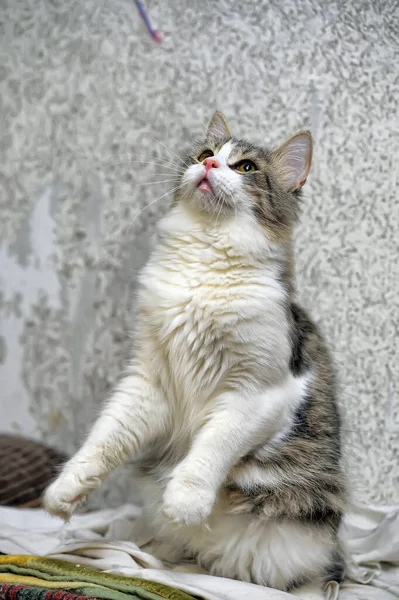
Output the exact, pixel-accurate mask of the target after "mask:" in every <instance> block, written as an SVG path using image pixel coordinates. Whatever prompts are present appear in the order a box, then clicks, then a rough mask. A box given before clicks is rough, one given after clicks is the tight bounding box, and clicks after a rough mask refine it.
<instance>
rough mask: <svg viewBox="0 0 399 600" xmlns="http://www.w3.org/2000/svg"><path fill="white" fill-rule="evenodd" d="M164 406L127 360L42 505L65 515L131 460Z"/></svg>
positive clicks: (160, 422) (162, 419) (160, 426)
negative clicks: (126, 370)
mask: <svg viewBox="0 0 399 600" xmlns="http://www.w3.org/2000/svg"><path fill="white" fill-rule="evenodd" d="M166 418H167V408H166V403H165V400H164V398H163V396H162V394H161V393H160V391H159V390H158V389H157V388H156V387H154V386H153V385H152V383H151V381H150V378H149V377H148V376H147V373H146V370H145V369H144V368H143V367H142V366H141V365H139V364H133V365H132V366H131V368H130V369H129V374H128V375H126V377H124V378H123V379H122V381H121V382H120V384H119V386H118V387H117V389H116V390H115V392H114V394H113V395H112V397H111V399H110V400H109V402H108V403H107V404H106V406H105V408H104V409H103V411H102V414H101V415H100V417H99V419H98V420H97V421H96V423H95V424H94V426H93V429H92V430H91V432H90V434H89V436H88V438H87V441H86V442H85V444H84V445H83V446H82V448H81V449H80V450H79V451H78V452H77V453H76V454H75V456H74V457H73V458H72V459H71V460H70V461H69V462H68V463H67V464H66V465H65V466H64V468H63V470H62V472H61V473H60V475H59V476H58V477H57V479H56V480H55V481H54V482H53V483H52V484H51V485H50V487H49V488H48V489H47V491H46V492H45V495H44V505H45V508H46V509H47V510H48V511H49V512H50V513H51V514H53V515H56V516H59V517H61V518H62V519H65V520H68V519H69V518H70V516H71V515H72V513H73V512H74V510H75V508H76V507H77V506H78V505H79V504H80V503H81V501H82V500H83V499H84V497H85V496H86V494H88V493H89V492H90V491H91V490H93V489H95V488H98V487H99V486H100V485H101V482H102V480H103V479H104V478H105V476H106V475H107V474H108V473H109V472H110V471H112V470H113V469H115V468H116V467H117V466H119V465H120V464H122V462H123V461H125V460H126V459H127V458H129V457H131V458H133V459H137V458H138V457H139V456H140V454H141V453H142V451H143V450H144V449H145V447H146V446H147V445H148V444H149V443H150V442H151V440H153V439H154V438H155V437H156V436H157V435H158V434H160V433H161V432H162V431H163V430H164V428H165V426H166Z"/></svg>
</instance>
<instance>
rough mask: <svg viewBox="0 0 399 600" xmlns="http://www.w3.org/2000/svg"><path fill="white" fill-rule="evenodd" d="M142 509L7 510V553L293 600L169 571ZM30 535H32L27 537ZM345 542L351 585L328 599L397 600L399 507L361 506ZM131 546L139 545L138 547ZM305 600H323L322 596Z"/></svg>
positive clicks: (248, 596) (207, 591) (2, 526)
mask: <svg viewBox="0 0 399 600" xmlns="http://www.w3.org/2000/svg"><path fill="white" fill-rule="evenodd" d="M140 517H141V510H140V508H139V507H137V506H134V505H125V506H122V507H120V508H118V509H109V510H102V511H97V512H92V513H87V514H84V515H77V516H74V517H73V518H72V520H71V523H69V524H62V523H61V522H60V521H59V520H57V519H54V518H52V517H50V516H49V515H47V514H46V513H45V512H44V511H42V510H37V509H14V508H4V507H0V552H3V553H6V554H33V555H38V556H51V557H54V558H60V559H63V560H69V561H71V562H74V563H77V564H82V565H87V566H89V567H93V568H95V569H99V570H101V571H105V572H108V573H117V574H121V575H125V576H132V577H142V578H145V579H152V580H154V581H159V582H162V583H165V584H168V585H171V586H174V587H176V588H179V589H181V590H184V591H186V592H188V593H192V594H196V595H198V596H200V597H203V598H206V599H207V600H228V599H229V600H230V599H232V598H234V599H235V600H284V599H285V600H289V599H291V600H293V599H294V597H295V598H298V596H294V595H292V594H286V593H283V592H280V591H277V590H272V589H270V588H264V587H261V586H256V585H252V584H248V583H242V582H239V581H235V580H231V579H223V578H219V577H211V576H210V575H203V574H196V573H188V572H182V569H184V567H183V566H180V567H179V566H177V567H175V568H174V569H167V568H166V567H165V566H164V565H163V564H162V563H161V562H160V561H159V560H157V559H156V558H155V557H153V556H151V555H150V554H147V553H146V552H144V551H143V550H141V549H140V546H142V545H143V544H145V543H146V542H148V541H149V539H148V537H146V534H145V531H144V530H143V526H142V521H141V518H140ZM27 532H29V534H27ZM341 537H342V540H343V544H344V547H345V548H346V550H347V553H348V558H347V560H348V568H347V579H346V580H345V583H344V584H343V585H342V586H341V588H340V590H339V591H338V587H337V585H335V584H331V585H330V586H329V588H328V590H327V598H328V600H337V599H339V600H395V599H398V598H399V507H398V506H386V507H374V506H368V507H362V506H354V507H353V508H352V510H351V512H350V513H348V515H347V516H346V518H345V521H344V523H343V526H342V531H341ZM130 540H135V542H136V543H133V542H132V541H130ZM300 597H301V598H303V599H304V600H316V599H319V598H321V595H320V593H319V592H318V591H317V590H314V591H313V590H311V589H310V590H308V591H304V592H302V593H301V596H300Z"/></svg>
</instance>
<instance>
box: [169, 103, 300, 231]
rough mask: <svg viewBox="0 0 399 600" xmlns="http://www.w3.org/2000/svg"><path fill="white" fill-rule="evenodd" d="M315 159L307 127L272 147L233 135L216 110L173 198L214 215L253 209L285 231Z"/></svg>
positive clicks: (257, 216)
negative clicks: (280, 144) (270, 148)
mask: <svg viewBox="0 0 399 600" xmlns="http://www.w3.org/2000/svg"><path fill="white" fill-rule="evenodd" d="M311 159H312V137H311V135H310V133H309V132H307V131H301V132H299V133H297V134H295V135H294V136H292V137H291V138H289V140H287V141H286V142H285V143H284V144H283V145H282V146H280V147H279V148H277V149H276V150H273V151H269V150H265V149H264V148H260V147H258V146H255V145H253V144H251V143H249V142H247V141H245V140H241V139H237V138H235V137H234V136H232V134H231V132H230V129H229V127H228V125H227V122H226V119H225V117H224V116H223V115H222V113H220V112H216V113H215V114H214V115H213V117H212V119H211V121H210V123H209V126H208V129H207V132H206V136H205V140H204V141H203V142H202V143H200V144H198V145H197V146H196V147H195V148H194V149H193V151H192V152H191V153H190V154H189V156H188V157H187V158H186V161H185V163H186V165H188V167H187V168H185V169H184V172H183V173H182V176H181V181H180V188H179V189H178V191H177V193H176V196H175V201H177V202H187V203H188V204H189V205H190V206H191V207H192V208H193V209H194V210H197V211H199V212H202V213H203V214H206V215H208V216H209V217H210V218H211V219H212V217H214V218H215V219H228V218H229V217H231V218H234V217H236V216H237V214H239V213H240V212H241V213H247V214H248V213H250V214H251V215H253V216H254V217H255V219H256V221H257V222H258V224H259V225H260V226H261V227H262V228H266V229H268V230H270V231H275V232H276V233H277V234H278V233H280V234H282V235H284V231H290V230H291V229H292V225H293V224H294V223H295V221H296V219H297V216H298V212H299V202H298V199H299V195H300V191H301V188H302V186H303V184H304V183H305V181H306V178H307V176H308V173H309V169H310V165H311Z"/></svg>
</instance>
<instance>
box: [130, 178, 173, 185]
mask: <svg viewBox="0 0 399 600" xmlns="http://www.w3.org/2000/svg"><path fill="white" fill-rule="evenodd" d="M173 181H174V182H176V181H177V177H176V178H175V179H162V180H161V181H144V183H138V184H137V185H138V186H142V185H155V184H157V183H170V182H173Z"/></svg>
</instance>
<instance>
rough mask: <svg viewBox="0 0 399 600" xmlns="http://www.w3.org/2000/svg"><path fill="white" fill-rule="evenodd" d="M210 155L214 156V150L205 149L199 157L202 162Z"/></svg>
mask: <svg viewBox="0 0 399 600" xmlns="http://www.w3.org/2000/svg"><path fill="white" fill-rule="evenodd" d="M210 156H214V154H213V152H212V150H204V151H203V152H201V154H200V155H199V157H198V160H199V161H200V162H202V161H203V160H205V159H206V158H209V157H210Z"/></svg>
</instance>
